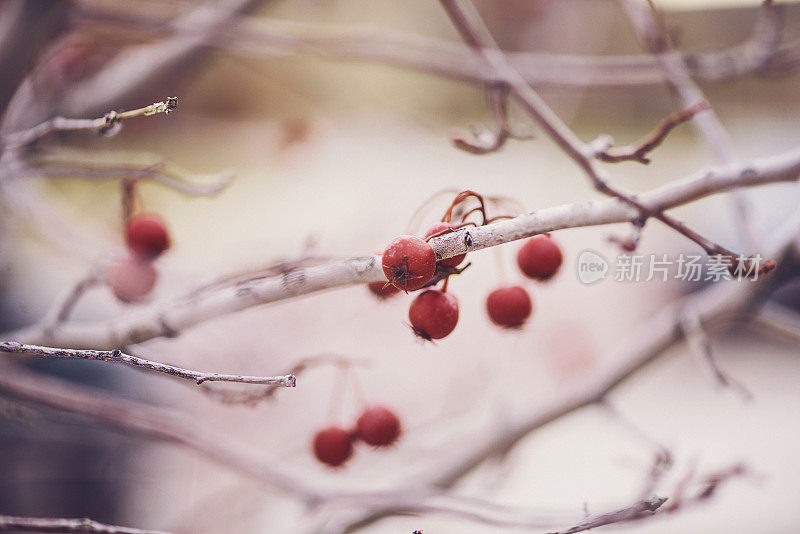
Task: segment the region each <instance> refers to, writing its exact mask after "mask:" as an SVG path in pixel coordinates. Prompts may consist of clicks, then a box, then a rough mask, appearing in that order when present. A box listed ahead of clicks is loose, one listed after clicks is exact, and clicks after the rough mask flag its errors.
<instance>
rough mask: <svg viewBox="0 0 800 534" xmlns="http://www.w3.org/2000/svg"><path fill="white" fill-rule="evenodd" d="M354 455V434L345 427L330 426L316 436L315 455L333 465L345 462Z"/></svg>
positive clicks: (323, 461)
mask: <svg viewBox="0 0 800 534" xmlns="http://www.w3.org/2000/svg"><path fill="white" fill-rule="evenodd" d="M352 455H353V435H352V433H350V432H348V431H347V430H345V429H344V428H339V427H337V426H330V427H328V428H323V429H322V430H320V431H319V432H317V433H316V435H315V436H314V456H316V457H317V460H319V461H320V462H322V463H324V464H328V465H330V466H332V467H338V466H340V465H342V464H343V463H345V462H346V461H347V460H348V459H349V458H350V456H352Z"/></svg>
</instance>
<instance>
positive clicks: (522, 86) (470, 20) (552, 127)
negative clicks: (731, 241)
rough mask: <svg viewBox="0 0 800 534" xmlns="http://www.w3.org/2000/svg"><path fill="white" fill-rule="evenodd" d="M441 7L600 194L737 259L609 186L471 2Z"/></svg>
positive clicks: (587, 147) (591, 153) (590, 153)
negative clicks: (502, 48) (496, 39)
mask: <svg viewBox="0 0 800 534" xmlns="http://www.w3.org/2000/svg"><path fill="white" fill-rule="evenodd" d="M440 3H441V4H442V6H443V7H444V9H445V11H446V12H447V15H448V16H449V17H450V20H451V21H452V22H453V25H454V26H455V28H456V30H458V32H459V34H461V36H462V38H463V39H464V41H465V42H466V43H467V44H469V45H470V47H471V48H472V49H473V51H474V53H475V55H476V57H478V58H480V59H481V60H482V61H483V62H484V63H485V64H486V65H487V67H489V68H491V69H493V70H494V71H495V72H496V73H497V74H498V76H499V77H501V79H503V80H505V81H506V83H507V85H508V88H509V90H510V92H511V95H512V96H514V98H515V99H516V101H517V102H518V103H519V104H520V106H521V107H522V108H523V109H524V110H525V111H526V112H527V113H528V115H530V117H531V118H532V119H533V120H534V121H536V123H537V124H538V125H539V126H540V127H541V128H542V129H543V130H544V131H545V132H547V133H548V134H549V135H550V137H551V138H552V139H553V141H554V142H555V143H556V144H557V145H558V146H559V147H560V148H561V149H562V150H563V151H564V152H565V153H566V154H567V155H568V156H569V157H570V159H572V160H573V161H574V162H575V163H576V164H577V165H578V166H579V167H580V168H581V169H582V170H583V171H584V172H585V174H586V176H587V177H588V178H589V180H591V182H592V185H593V186H594V188H595V189H596V190H597V191H598V192H600V193H602V194H604V195H608V196H612V197H616V198H619V199H621V200H622V201H624V202H626V203H628V204H630V205H631V206H633V207H635V208H636V209H637V210H638V211H639V213H640V217H639V219H638V222H639V224H643V223H644V221H646V220H647V219H648V218H649V217H653V218H656V219H658V220H659V221H661V222H663V223H664V224H666V225H667V226H669V227H670V228H672V229H673V230H675V231H676V232H678V233H680V234H682V235H683V236H685V237H687V238H688V239H690V240H692V241H694V242H695V243H697V244H698V245H699V246H700V247H702V248H703V250H705V251H706V253H707V254H709V255H716V254H721V255H723V256H727V257H730V258H733V257H735V256H736V254H734V253H733V252H731V251H730V250H728V249H726V248H724V247H722V246H721V245H719V244H717V243H714V242H713V241H711V240H709V239H707V238H705V237H703V236H702V235H700V234H698V233H697V232H695V231H694V230H692V229H690V228H689V227H688V226H686V224H684V223H682V222H680V221H678V220H677V219H675V218H673V217H672V216H670V215H667V214H665V213H663V212H660V211H651V210H648V209H647V207H646V206H644V205H643V204H642V203H641V202H640V201H639V200H638V199H637V198H636V196H635V195H631V194H630V193H627V192H625V191H623V190H622V189H621V188H618V187H616V186H612V185H611V184H610V183H609V182H608V173H607V172H606V171H605V169H603V168H602V167H601V166H600V165H599V164H598V160H597V158H596V148H594V147H593V146H592V145H591V144H588V143H584V142H583V141H582V140H581V139H580V138H579V137H578V136H577V135H576V134H575V132H573V131H572V130H571V129H570V128H569V127H568V126H567V125H566V123H564V121H562V120H561V119H560V118H559V117H558V115H557V114H556V113H555V112H554V111H553V110H552V109H551V108H550V107H549V106H548V105H547V103H546V102H545V101H544V100H543V99H542V97H541V96H539V94H538V93H537V92H536V91H535V90H534V89H533V88H532V87H531V86H530V85H529V84H528V83H527V82H526V81H525V79H524V78H523V77H522V75H520V73H519V72H517V71H516V70H514V68H513V66H512V65H511V64H510V63H509V62H508V60H507V58H506V57H505V55H504V54H503V52H502V51H501V50H500V49H499V47H498V46H497V43H495V42H494V40H493V39H492V37H491V35H490V32H489V30H488V28H486V25H485V23H484V22H483V20H482V19H481V18H480V14H479V13H478V12H477V10H476V9H475V7H474V6H473V5H472V4H471V3H470V2H469V1H468V0H440Z"/></svg>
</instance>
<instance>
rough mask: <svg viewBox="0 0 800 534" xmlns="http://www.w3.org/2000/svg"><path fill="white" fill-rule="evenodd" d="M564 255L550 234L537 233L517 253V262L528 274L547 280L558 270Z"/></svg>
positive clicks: (531, 276) (537, 278)
mask: <svg viewBox="0 0 800 534" xmlns="http://www.w3.org/2000/svg"><path fill="white" fill-rule="evenodd" d="M562 260H563V257H562V255H561V249H560V248H559V247H558V245H557V244H556V243H555V242H554V241H553V240H552V239H550V236H546V235H536V236H533V237H532V238H530V239H528V240H527V241H526V242H525V244H524V245H522V248H520V249H519V252H518V253H517V264H518V265H519V268H520V270H521V271H522V272H523V273H525V275H526V276H528V277H530V278H534V279H536V280H541V281H544V280H547V279H548V278H550V277H552V276H553V275H554V274H556V271H558V268H559V267H560V266H561V261H562Z"/></svg>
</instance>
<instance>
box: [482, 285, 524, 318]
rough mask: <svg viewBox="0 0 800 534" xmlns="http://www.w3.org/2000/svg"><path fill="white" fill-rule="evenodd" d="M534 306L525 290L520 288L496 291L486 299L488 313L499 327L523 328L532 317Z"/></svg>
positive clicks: (505, 288)
mask: <svg viewBox="0 0 800 534" xmlns="http://www.w3.org/2000/svg"><path fill="white" fill-rule="evenodd" d="M532 309H533V304H532V303H531V297H530V295H528V292H527V291H525V289H524V288H521V287H519V286H514V287H501V288H498V289H495V290H494V291H492V292H491V293H489V296H488V297H487V298H486V311H487V312H489V317H490V318H491V319H492V321H494V323H495V324H497V325H499V326H505V327H509V328H514V327H518V326H522V324H523V323H524V322H525V320H526V319H527V318H528V317H530V315H531V310H532Z"/></svg>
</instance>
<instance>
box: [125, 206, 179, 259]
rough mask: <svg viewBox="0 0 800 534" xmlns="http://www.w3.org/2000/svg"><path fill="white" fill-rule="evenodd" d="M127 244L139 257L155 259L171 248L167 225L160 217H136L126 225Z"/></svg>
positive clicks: (145, 215) (147, 215)
mask: <svg viewBox="0 0 800 534" xmlns="http://www.w3.org/2000/svg"><path fill="white" fill-rule="evenodd" d="M125 243H126V244H127V245H128V248H129V249H130V251H131V252H133V253H134V254H135V255H137V256H138V257H140V258H142V259H145V260H152V259H155V258H157V257H158V256H160V255H161V253H163V252H164V251H165V250H167V249H168V248H169V233H168V232H167V225H166V224H164V221H163V220H162V219H161V217H159V216H158V215H153V214H148V213H142V214H139V215H134V216H133V217H131V218H130V220H129V221H128V224H126V225H125Z"/></svg>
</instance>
